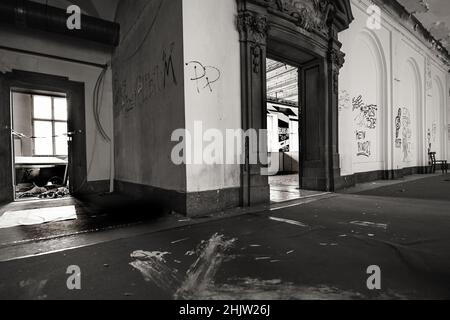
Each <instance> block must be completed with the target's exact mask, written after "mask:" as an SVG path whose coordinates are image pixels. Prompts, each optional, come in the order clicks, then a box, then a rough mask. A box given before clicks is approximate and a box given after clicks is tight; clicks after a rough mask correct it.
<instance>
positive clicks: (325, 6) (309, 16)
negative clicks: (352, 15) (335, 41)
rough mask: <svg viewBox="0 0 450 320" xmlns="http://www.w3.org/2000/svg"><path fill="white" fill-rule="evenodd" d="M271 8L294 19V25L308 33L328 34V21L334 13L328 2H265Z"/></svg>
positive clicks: (323, 0)
mask: <svg viewBox="0 0 450 320" xmlns="http://www.w3.org/2000/svg"><path fill="white" fill-rule="evenodd" d="M265 1H266V2H267V3H268V4H269V7H271V8H274V9H276V10H278V11H280V12H282V13H285V14H287V15H289V16H291V17H292V18H294V20H293V21H294V23H295V24H296V25H297V26H298V27H300V28H302V29H304V30H307V31H310V32H318V33H326V31H327V30H326V26H327V21H328V17H329V15H330V13H331V12H332V11H333V8H334V7H333V4H332V3H331V2H330V1H328V0H265Z"/></svg>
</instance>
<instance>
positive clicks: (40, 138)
mask: <svg viewBox="0 0 450 320" xmlns="http://www.w3.org/2000/svg"><path fill="white" fill-rule="evenodd" d="M34 136H35V139H34V154H35V155H36V156H50V155H53V138H52V136H53V129H52V123H51V122H50V121H34Z"/></svg>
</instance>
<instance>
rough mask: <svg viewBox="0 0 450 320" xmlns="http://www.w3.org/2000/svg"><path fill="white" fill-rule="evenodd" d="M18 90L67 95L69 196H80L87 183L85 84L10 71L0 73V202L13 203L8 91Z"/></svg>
mask: <svg viewBox="0 0 450 320" xmlns="http://www.w3.org/2000/svg"><path fill="white" fill-rule="evenodd" d="M17 89H21V90H29V91H30V92H33V91H35V92H37V93H39V92H40V91H42V92H43V94H44V93H45V92H58V93H62V94H65V95H66V98H67V108H68V110H67V111H68V119H67V125H68V132H72V133H75V134H73V135H72V137H71V141H69V142H68V143H69V156H68V159H69V167H68V169H69V170H68V173H69V177H70V193H71V194H72V195H74V196H76V195H78V194H81V192H82V189H83V186H84V184H85V183H86V181H87V160H86V159H87V158H86V153H87V150H86V114H85V85H84V83H83V82H76V81H71V80H69V78H68V77H61V76H55V75H49V74H44V73H37V72H29V71H22V70H12V71H11V72H8V73H5V74H0V163H1V166H0V203H2V202H13V201H14V198H15V197H14V192H15V191H14V188H15V186H14V179H13V174H14V171H13V170H14V168H13V163H14V161H13V157H14V150H13V141H12V131H11V130H12V121H13V119H12V107H13V106H12V99H11V92H12V91H14V90H17Z"/></svg>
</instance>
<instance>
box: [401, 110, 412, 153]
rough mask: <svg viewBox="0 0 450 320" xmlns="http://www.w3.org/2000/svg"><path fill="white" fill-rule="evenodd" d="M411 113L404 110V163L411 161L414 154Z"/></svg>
mask: <svg viewBox="0 0 450 320" xmlns="http://www.w3.org/2000/svg"><path fill="white" fill-rule="evenodd" d="M411 125H412V121H411V113H410V111H409V109H408V108H403V110H402V138H403V143H402V146H403V149H402V150H403V162H409V161H410V160H411V152H412V129H411Z"/></svg>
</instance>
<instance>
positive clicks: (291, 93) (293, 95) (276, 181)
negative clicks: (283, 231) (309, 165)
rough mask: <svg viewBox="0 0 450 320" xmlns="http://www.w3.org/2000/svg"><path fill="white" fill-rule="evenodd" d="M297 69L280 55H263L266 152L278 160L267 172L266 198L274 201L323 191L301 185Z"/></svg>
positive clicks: (282, 200)
mask: <svg viewBox="0 0 450 320" xmlns="http://www.w3.org/2000/svg"><path fill="white" fill-rule="evenodd" d="M299 71H300V68H299V67H297V66H294V65H292V64H289V63H286V62H283V61H281V60H280V59H276V58H275V59H272V58H267V59H266V85H267V91H266V92H267V93H266V94H267V100H266V104H267V133H268V139H267V140H268V152H269V157H270V158H271V163H278V164H279V170H278V173H277V174H274V175H272V176H269V185H270V201H271V202H274V203H279V202H285V201H291V200H297V199H302V198H307V197H311V196H316V195H319V194H323V192H322V191H314V190H305V189H302V188H301V185H302V183H301V176H302V172H303V171H302V167H301V166H302V156H303V155H302V143H301V137H302V135H301V132H302V129H304V128H302V127H303V125H304V122H303V120H304V119H302V111H301V110H302V106H301V101H304V99H303V98H304V97H301V96H300V92H301V91H300V90H299V88H301V87H302V84H301V83H300V81H301V80H300V76H299V74H300V73H299ZM304 94H307V92H305V93H304Z"/></svg>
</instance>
